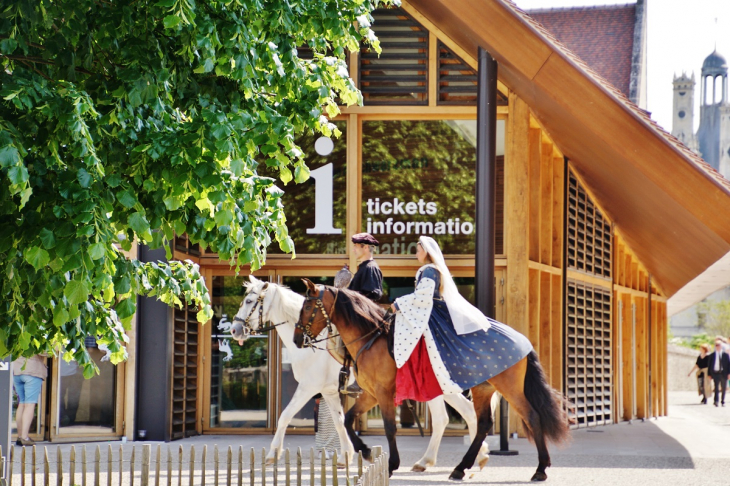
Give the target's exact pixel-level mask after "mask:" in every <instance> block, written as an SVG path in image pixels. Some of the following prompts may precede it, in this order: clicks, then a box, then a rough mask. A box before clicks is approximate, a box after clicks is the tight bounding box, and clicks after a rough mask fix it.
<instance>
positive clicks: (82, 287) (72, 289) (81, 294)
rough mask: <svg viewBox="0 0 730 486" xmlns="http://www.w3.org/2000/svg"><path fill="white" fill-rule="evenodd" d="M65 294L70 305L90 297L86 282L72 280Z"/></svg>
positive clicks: (67, 285)
mask: <svg viewBox="0 0 730 486" xmlns="http://www.w3.org/2000/svg"><path fill="white" fill-rule="evenodd" d="M63 295H64V297H66V299H67V300H68V303H69V304H70V305H77V304H80V303H82V302H85V301H86V299H88V298H89V287H88V286H87V283H86V282H81V281H78V280H71V281H70V282H69V283H68V284H66V288H65V289H64V290H63Z"/></svg>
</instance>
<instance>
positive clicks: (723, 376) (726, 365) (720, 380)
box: [708, 339, 730, 407]
mask: <svg viewBox="0 0 730 486" xmlns="http://www.w3.org/2000/svg"><path fill="white" fill-rule="evenodd" d="M709 358H710V359H709V363H708V370H709V372H710V376H711V377H712V381H714V382H715V406H716V407H717V404H718V401H719V400H718V399H719V396H720V389H721V388H722V406H723V407H724V406H725V389H726V388H727V380H728V379H730V355H728V354H727V353H726V352H724V351H723V349H722V341H720V340H719V339H717V340H715V352H714V353H710V355H709Z"/></svg>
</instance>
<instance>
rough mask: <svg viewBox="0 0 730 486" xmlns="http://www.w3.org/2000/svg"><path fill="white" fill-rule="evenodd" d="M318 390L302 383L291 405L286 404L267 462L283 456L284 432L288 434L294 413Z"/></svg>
mask: <svg viewBox="0 0 730 486" xmlns="http://www.w3.org/2000/svg"><path fill="white" fill-rule="evenodd" d="M318 392H319V390H316V389H312V388H311V387H307V386H302V385H299V386H297V389H296V391H295V392H294V395H293V396H292V397H291V401H290V402H289V405H287V406H286V408H285V409H284V410H283V411H282V412H281V415H280V416H279V421H278V423H277V425H276V434H274V439H273V440H272V441H271V445H270V446H269V453H268V454H266V463H267V464H273V463H274V458H275V457H281V453H282V450H283V448H282V443H283V442H284V434H286V428H287V427H288V426H289V423H290V422H291V421H292V419H293V418H294V415H296V414H297V412H299V410H301V409H302V407H303V406H304V405H305V404H306V403H307V402H308V401H309V399H310V398H312V397H313V396H314V395H316V394H317V393H318Z"/></svg>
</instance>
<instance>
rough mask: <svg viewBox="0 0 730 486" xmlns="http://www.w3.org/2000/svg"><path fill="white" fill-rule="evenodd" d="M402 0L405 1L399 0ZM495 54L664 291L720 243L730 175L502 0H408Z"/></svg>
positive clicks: (727, 225)
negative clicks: (694, 151) (682, 141)
mask: <svg viewBox="0 0 730 486" xmlns="http://www.w3.org/2000/svg"><path fill="white" fill-rule="evenodd" d="M404 3H405V2H404ZM407 3H408V4H409V5H410V6H411V7H412V8H414V9H415V10H417V11H418V12H420V14H422V15H423V16H424V17H425V18H426V19H428V20H429V21H430V22H432V23H433V24H434V25H436V26H437V27H438V28H439V29H440V30H441V31H442V32H443V33H444V34H445V35H447V36H449V37H450V38H451V40H452V41H453V42H455V43H456V44H458V45H459V47H461V48H462V49H464V50H466V51H467V52H469V53H473V54H474V56H476V55H477V51H478V48H479V47H483V48H484V49H486V50H487V51H489V53H490V54H491V55H492V56H493V57H494V58H495V59H496V60H497V62H498V63H499V79H500V81H502V82H503V83H504V84H505V85H506V86H507V87H509V88H510V89H511V90H513V91H514V92H515V93H516V94H517V95H518V96H519V97H521V98H522V99H523V100H525V101H526V102H527V103H528V104H529V106H530V108H531V109H532V111H533V113H534V115H535V116H536V117H537V118H538V119H539V120H540V123H541V124H542V125H543V126H544V127H545V129H546V130H547V131H548V132H549V134H550V136H551V137H552V139H553V140H554V141H555V143H556V144H557V146H558V147H559V148H560V150H561V151H562V152H563V154H565V155H566V156H567V157H568V158H569V159H570V160H571V162H572V164H573V165H574V167H575V169H576V170H577V172H578V173H579V174H580V176H581V178H582V180H583V181H584V182H585V183H586V184H587V185H588V186H589V189H590V191H591V193H592V194H593V195H594V196H595V197H596V198H597V199H598V203H599V205H600V206H601V207H602V208H603V209H604V210H605V211H606V213H607V215H608V216H609V218H611V220H613V221H614V222H615V223H616V225H617V226H618V228H619V230H620V231H621V234H622V236H623V237H624V238H625V240H626V242H627V244H628V245H629V246H630V248H631V249H632V251H633V252H634V253H635V254H636V255H637V257H638V258H639V259H640V260H641V263H642V264H643V265H644V266H645V267H646V268H647V270H648V271H649V272H650V273H651V275H652V278H653V283H654V284H656V285H657V286H658V287H659V288H660V289H661V290H662V292H663V293H664V294H665V295H666V296H671V295H672V294H674V293H675V292H677V291H678V290H679V289H680V288H681V287H683V286H684V285H685V284H687V283H688V282H690V281H691V280H692V279H694V278H695V277H697V276H698V275H699V274H700V273H702V272H703V271H704V270H705V269H706V268H708V267H709V266H710V265H712V264H713V263H714V262H715V261H717V260H718V259H720V258H722V257H723V256H724V255H725V254H726V253H728V251H730V182H728V181H727V180H726V179H724V178H723V177H722V176H721V175H720V174H719V173H717V172H716V171H715V170H714V169H712V168H711V167H710V166H709V165H708V164H706V163H705V162H704V161H703V160H702V159H701V158H699V157H698V156H696V155H695V154H694V153H692V152H691V151H690V150H689V149H687V148H686V147H685V146H684V145H682V143H681V142H679V141H678V140H677V139H676V138H674V137H672V136H671V135H670V134H669V133H667V132H666V131H664V130H663V129H662V128H661V127H659V126H658V125H657V124H656V123H655V122H654V121H653V120H651V119H650V117H649V114H648V113H646V112H645V111H644V110H641V109H640V108H638V107H637V106H636V105H634V104H633V103H631V102H630V101H629V100H628V99H627V98H626V97H625V96H624V95H623V94H622V93H621V92H620V91H619V90H618V89H616V88H615V87H613V86H611V85H610V83H608V82H607V81H605V80H604V79H603V78H601V77H600V76H599V75H598V74H596V73H595V72H593V71H592V70H591V69H590V68H589V67H588V66H587V65H586V64H585V63H584V62H583V61H581V60H580V59H579V58H578V57H577V56H576V55H575V54H573V53H572V52H571V51H569V50H568V49H567V48H565V47H564V46H563V45H561V44H560V43H559V42H558V41H557V40H556V39H555V38H554V37H553V36H552V35H551V34H550V33H549V32H547V31H546V30H545V29H544V28H543V27H542V26H541V25H540V24H539V23H537V22H536V21H534V20H533V19H531V18H530V17H529V16H528V15H527V14H526V13H524V12H523V11H521V10H520V9H519V8H518V7H517V6H516V5H515V4H513V3H512V2H510V1H508V0H459V1H453V0H408V2H407Z"/></svg>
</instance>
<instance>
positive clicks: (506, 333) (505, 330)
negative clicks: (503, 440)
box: [396, 266, 532, 393]
mask: <svg viewBox="0 0 730 486" xmlns="http://www.w3.org/2000/svg"><path fill="white" fill-rule="evenodd" d="M424 279H427V280H428V279H430V280H432V281H433V283H431V282H428V285H427V286H424V285H421V281H423V280H424ZM440 283H441V274H440V272H439V271H438V269H436V268H435V267H433V266H426V267H424V268H423V269H422V271H420V272H419V275H418V281H417V290H416V293H415V294H417V293H418V289H419V288H420V289H422V291H423V289H424V287H425V289H428V291H429V293H430V290H431V289H433V295H432V299H433V300H432V303H431V302H428V304H431V305H429V307H431V309H430V311H431V312H430V315H429V316H428V326H427V328H426V326H423V331H420V329H421V327H420V326H418V325H417V324H416V325H412V326H408V325H406V326H403V329H402V330H401V332H408V333H409V334H408V335H404V336H403V337H404V338H405V339H404V341H406V342H407V343H408V342H410V341H412V340H413V339H414V338H415V339H418V340H420V339H421V338H423V339H424V340H425V344H426V348H427V351H428V355H429V357H430V361H431V364H432V366H433V369H434V372H435V374H436V377H437V378H438V381H439V384H440V385H441V388H442V390H443V392H444V393H454V392H457V391H458V390H467V389H469V388H471V387H473V386H475V385H478V384H480V383H483V382H485V381H487V380H488V379H490V378H492V377H494V376H496V375H498V374H499V373H501V372H503V371H504V370H506V369H507V368H509V367H511V366H513V365H515V364H516V363H517V362H518V361H520V360H521V359H523V358H524V357H525V356H527V355H528V354H529V353H530V351H532V344H531V343H530V341H529V340H528V339H527V338H526V337H525V336H523V335H522V334H520V333H519V332H517V331H515V330H514V329H512V328H511V327H509V326H507V325H505V324H502V323H501V322H498V321H495V320H492V319H490V320H489V323H490V326H489V329H487V330H486V331H482V330H479V331H476V332H473V333H469V334H461V335H459V334H457V333H456V330H455V329H454V325H453V323H452V321H451V316H450V315H449V309H448V306H447V305H446V302H444V300H443V299H442V298H441V295H440V292H439V287H440ZM400 304H401V303H400V302H396V305H397V307H398V310H399V311H401V312H404V313H405V314H406V316H405V317H406V318H408V317H409V316H408V314H411V316H410V317H411V322H415V321H417V320H419V319H418V313H419V312H420V309H418V307H419V306H418V304H419V302H416V303H415V305H414V304H413V303H408V302H407V301H404V302H403V304H405V305H400ZM409 304H410V305H409ZM421 308H423V307H421ZM421 332H422V333H421ZM419 333H421V335H414V334H419ZM397 337H398V334H396V343H397ZM396 345H397V344H396ZM406 346H407V347H408V348H410V346H408V345H407V344H406ZM409 354H410V353H409ZM398 361H399V360H398V359H397V360H396V364H398ZM401 361H402V358H401ZM403 364H405V363H403ZM445 375H448V376H445Z"/></svg>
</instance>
